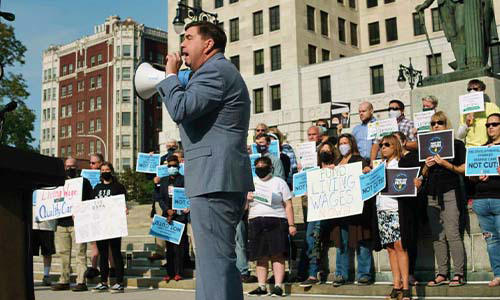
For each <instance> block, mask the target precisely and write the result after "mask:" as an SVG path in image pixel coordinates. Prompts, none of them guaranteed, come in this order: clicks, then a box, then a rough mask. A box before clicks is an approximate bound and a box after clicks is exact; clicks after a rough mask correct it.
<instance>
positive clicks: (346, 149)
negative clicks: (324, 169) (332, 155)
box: [339, 144, 351, 156]
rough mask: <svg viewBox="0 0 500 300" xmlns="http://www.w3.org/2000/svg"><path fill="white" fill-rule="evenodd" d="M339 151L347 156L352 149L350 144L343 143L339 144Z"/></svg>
mask: <svg viewBox="0 0 500 300" xmlns="http://www.w3.org/2000/svg"><path fill="white" fill-rule="evenodd" d="M339 151H340V154H342V156H346V155H347V154H349V152H350V151H351V146H350V145H349V144H342V145H340V146H339Z"/></svg>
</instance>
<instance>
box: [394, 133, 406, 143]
mask: <svg viewBox="0 0 500 300" xmlns="http://www.w3.org/2000/svg"><path fill="white" fill-rule="evenodd" d="M392 134H394V135H397V136H398V137H399V139H400V140H401V143H404V142H406V135H405V134H404V133H403V132H401V131H395V132H393V133H392Z"/></svg>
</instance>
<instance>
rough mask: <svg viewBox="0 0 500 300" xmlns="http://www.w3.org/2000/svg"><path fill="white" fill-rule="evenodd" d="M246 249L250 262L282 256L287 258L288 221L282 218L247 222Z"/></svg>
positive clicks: (288, 243)
mask: <svg viewBox="0 0 500 300" xmlns="http://www.w3.org/2000/svg"><path fill="white" fill-rule="evenodd" d="M248 249H249V257H248V259H249V260H251V261H255V260H259V259H261V258H263V257H269V256H276V255H282V256H283V257H284V258H288V256H289V254H290V241H289V239H288V221H287V220H286V219H284V218H274V217H257V218H253V219H250V220H249V222H248Z"/></svg>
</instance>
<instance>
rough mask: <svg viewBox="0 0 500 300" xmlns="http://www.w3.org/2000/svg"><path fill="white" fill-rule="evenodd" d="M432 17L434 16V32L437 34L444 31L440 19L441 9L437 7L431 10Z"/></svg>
mask: <svg viewBox="0 0 500 300" xmlns="http://www.w3.org/2000/svg"><path fill="white" fill-rule="evenodd" d="M431 15H432V31H434V32H436V31H441V30H443V26H442V24H441V19H440V18H439V9H438V8H437V7H436V8H433V9H431Z"/></svg>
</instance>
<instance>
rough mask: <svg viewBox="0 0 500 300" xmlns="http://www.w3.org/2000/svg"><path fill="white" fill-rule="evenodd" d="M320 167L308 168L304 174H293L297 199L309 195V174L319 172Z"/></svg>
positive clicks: (294, 191)
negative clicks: (313, 171) (314, 171)
mask: <svg viewBox="0 0 500 300" xmlns="http://www.w3.org/2000/svg"><path fill="white" fill-rule="evenodd" d="M317 169H319V167H312V168H308V169H306V170H304V171H302V172H299V173H295V174H293V194H294V196H295V197H298V196H303V195H305V194H306V193H307V175H306V174H307V172H309V171H312V170H317Z"/></svg>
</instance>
